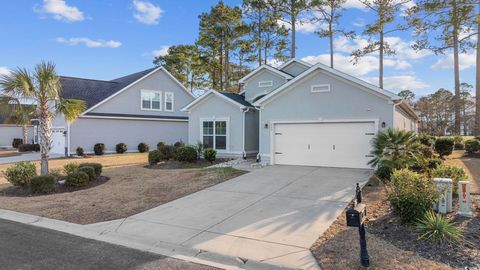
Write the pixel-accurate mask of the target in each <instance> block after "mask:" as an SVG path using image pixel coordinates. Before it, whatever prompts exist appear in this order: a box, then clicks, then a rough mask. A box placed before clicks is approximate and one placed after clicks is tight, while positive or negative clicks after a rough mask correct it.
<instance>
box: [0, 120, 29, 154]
mask: <svg viewBox="0 0 480 270" xmlns="http://www.w3.org/2000/svg"><path fill="white" fill-rule="evenodd" d="M5 118H6V117H5V116H2V115H1V114H0V148H12V143H13V139H15V138H19V139H22V138H23V131H22V127H21V126H18V125H15V124H9V123H7V121H6V119H5ZM34 129H35V130H36V127H35V126H34V125H29V126H28V142H27V143H33V142H34V141H35V140H36V138H35V137H34V136H33V135H34Z"/></svg>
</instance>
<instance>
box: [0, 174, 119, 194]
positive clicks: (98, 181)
mask: <svg viewBox="0 0 480 270" xmlns="http://www.w3.org/2000/svg"><path fill="white" fill-rule="evenodd" d="M108 180H110V178H109V177H106V176H99V177H97V178H95V179H94V180H92V181H90V182H88V184H87V185H86V186H83V187H69V186H66V185H65V184H63V185H62V184H58V183H57V184H56V185H55V189H54V190H53V191H52V192H50V193H47V194H32V193H30V192H29V191H28V189H27V188H23V187H17V186H11V185H9V184H5V185H0V196H4V197H35V196H43V195H49V194H59V193H66V192H75V191H79V190H85V189H89V188H93V187H96V186H99V185H102V184H105V183H107V182H108ZM2 187H5V188H2Z"/></svg>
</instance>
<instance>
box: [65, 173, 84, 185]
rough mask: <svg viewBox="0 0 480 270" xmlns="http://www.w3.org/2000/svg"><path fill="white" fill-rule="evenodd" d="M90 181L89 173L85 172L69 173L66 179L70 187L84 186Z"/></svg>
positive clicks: (66, 183)
mask: <svg viewBox="0 0 480 270" xmlns="http://www.w3.org/2000/svg"><path fill="white" fill-rule="evenodd" d="M88 182H89V178H88V174H86V173H85V172H81V171H79V172H74V173H71V174H69V175H67V177H66V179H65V185H67V186H69V187H83V186H86V185H87V184H88Z"/></svg>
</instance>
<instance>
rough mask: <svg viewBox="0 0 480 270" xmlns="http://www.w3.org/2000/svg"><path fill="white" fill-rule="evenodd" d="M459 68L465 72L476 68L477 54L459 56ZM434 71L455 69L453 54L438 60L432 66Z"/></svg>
mask: <svg viewBox="0 0 480 270" xmlns="http://www.w3.org/2000/svg"><path fill="white" fill-rule="evenodd" d="M458 60H459V68H460V70H464V69H467V68H472V67H475V65H476V54H475V53H470V54H469V53H461V54H460V55H459V59H458ZM431 67H432V68H433V69H436V70H439V69H453V54H452V53H450V54H447V55H445V56H443V57H442V58H441V59H439V60H437V62H435V63H434V64H433V65H432V66H431Z"/></svg>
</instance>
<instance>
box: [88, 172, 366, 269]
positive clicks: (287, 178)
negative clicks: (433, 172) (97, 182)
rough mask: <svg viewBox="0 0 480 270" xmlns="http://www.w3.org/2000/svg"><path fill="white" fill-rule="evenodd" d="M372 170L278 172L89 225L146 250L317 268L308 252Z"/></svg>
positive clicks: (249, 176)
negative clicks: (172, 248) (169, 248)
mask: <svg viewBox="0 0 480 270" xmlns="http://www.w3.org/2000/svg"><path fill="white" fill-rule="evenodd" d="M370 173H371V171H370V170H361V169H339V168H317V167H299V166H273V167H267V168H264V169H261V170H255V171H253V172H251V173H249V174H245V175H242V176H240V177H237V178H235V179H232V180H230V181H227V182H224V183H222V184H219V185H216V186H213V187H211V188H208V189H205V190H202V191H200V192H197V193H194V194H191V195H189V196H186V197H183V198H181V199H178V200H175V201H172V202H170V203H167V204H164V205H161V206H159V207H156V208H153V209H150V210H148V211H145V212H143V213H139V214H137V215H134V216H131V217H129V218H126V219H122V220H116V221H111V222H105V223H100V224H92V225H87V226H86V227H87V228H88V229H89V230H93V231H97V232H98V233H101V234H102V235H109V234H113V235H121V236H123V237H130V238H134V239H137V240H138V241H140V242H143V243H146V244H147V245H152V246H159V245H161V244H162V243H163V244H173V245H177V246H181V247H185V248H192V249H195V250H202V251H208V252H212V253H215V254H220V255H224V256H230V257H236V258H239V259H240V260H254V261H257V262H261V263H268V264H270V265H275V266H279V267H289V268H295V269H319V266H318V264H317V262H316V260H315V259H314V257H313V256H312V254H311V252H310V250H309V248H310V246H311V245H312V244H313V243H314V242H315V241H316V239H317V238H318V237H319V236H320V235H321V234H322V233H323V232H324V231H325V230H326V229H327V228H328V227H329V226H330V225H331V223H332V222H333V221H334V220H335V219H336V218H337V216H338V215H339V214H340V213H341V212H342V211H343V209H344V208H345V207H346V205H347V204H348V202H349V201H351V199H352V198H353V196H354V189H355V183H357V182H360V183H364V182H365V181H367V180H368V178H369V175H370Z"/></svg>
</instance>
